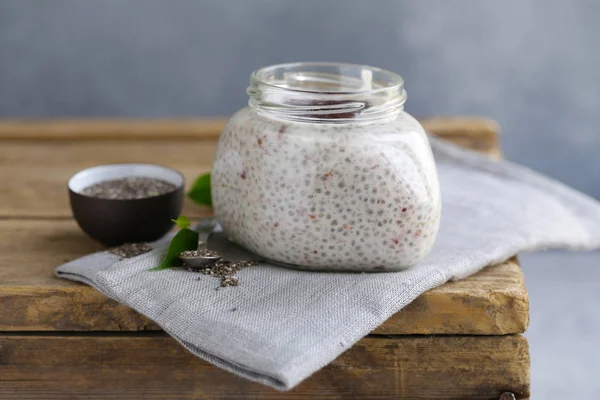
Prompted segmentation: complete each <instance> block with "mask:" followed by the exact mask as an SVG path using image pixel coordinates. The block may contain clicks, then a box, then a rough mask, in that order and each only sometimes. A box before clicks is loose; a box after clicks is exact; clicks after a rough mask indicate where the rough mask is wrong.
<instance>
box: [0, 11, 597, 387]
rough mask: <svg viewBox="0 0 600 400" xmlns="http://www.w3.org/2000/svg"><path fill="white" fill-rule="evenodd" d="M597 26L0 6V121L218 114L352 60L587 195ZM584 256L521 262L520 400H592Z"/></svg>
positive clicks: (593, 281) (414, 105) (435, 14)
mask: <svg viewBox="0 0 600 400" xmlns="http://www.w3.org/2000/svg"><path fill="white" fill-rule="evenodd" d="M598 19H600V2H598V1H595V0H589V1H586V0H578V1H576V0H571V1H566V0H565V1H552V0H502V1H476V0H471V1H468V0H453V1H449V0H419V1H417V0H412V1H383V0H382V1H378V0H371V1H367V0H363V1H359V0H356V1H353V0H303V1H283V0H221V1H217V0H214V1H202V0H197V1H184V0H168V1H167V0H164V1H156V0H128V1H127V0H123V1H115V0H112V1H111V0H53V1H49V0H46V1H44V0H39V1H33V0H0V117H73V116H78V117H85V116H109V117H110V116H137V117H164V116H215V115H228V114H231V113H232V112H234V111H235V110H236V109H238V108H240V107H242V106H243V105H244V104H245V102H246V95H245V88H246V86H247V84H248V78H249V74H250V72H251V71H252V70H254V69H256V68H258V67H260V66H262V65H266V64H273V63H278V62H285V61H298V60H313V61H314V60H332V61H344V62H354V63H365V64H371V65H376V66H380V67H384V68H387V69H391V70H393V71H397V72H399V73H400V74H401V75H403V76H404V78H405V80H406V82H407V88H408V92H409V98H408V103H407V109H408V111H409V112H411V113H412V114H414V115H417V116H425V115H438V114H455V115H486V116H490V117H492V118H495V119H496V120H498V121H499V122H500V123H501V125H502V128H503V146H504V150H505V152H506V155H507V157H508V158H510V159H513V160H516V161H519V162H521V163H523V164H526V165H529V166H532V167H533V168H535V169H538V170H540V171H543V172H545V173H547V174H549V175H552V176H554V177H556V178H558V179H561V180H563V181H565V182H567V183H569V184H570V185H572V186H575V187H576V188H579V189H581V190H583V191H585V192H587V193H589V194H591V195H593V196H596V197H599V198H600V179H599V178H600V157H599V156H598V154H599V153H600V112H599V110H600V49H599V48H600V24H599V23H598V22H597V21H598ZM598 255H599V253H588V254H576V255H569V254H564V253H546V254H540V255H531V256H526V257H524V258H523V263H524V266H525V271H526V278H527V282H528V287H529V290H530V295H531V304H532V322H531V328H530V329H529V332H528V336H529V338H530V343H531V351H532V367H533V371H532V381H533V389H534V397H533V398H534V399H538V398H539V399H542V398H559V397H560V398H581V399H597V398H600V382H599V381H598V379H596V378H595V376H596V375H597V372H598V371H599V368H598V359H599V357H600V350H595V349H597V348H598V347H597V346H596V344H597V340H598V337H599V333H600V321H599V319H598V312H597V310H598V308H600V295H599V294H598V293H600V291H599V290H597V288H598V283H599V282H600V272H599V271H598V260H599V257H598ZM557 310H558V311H557ZM561 310H562V311H561ZM555 312H561V313H562V315H569V318H567V319H564V320H560V321H556V318H555V317H554V315H555Z"/></svg>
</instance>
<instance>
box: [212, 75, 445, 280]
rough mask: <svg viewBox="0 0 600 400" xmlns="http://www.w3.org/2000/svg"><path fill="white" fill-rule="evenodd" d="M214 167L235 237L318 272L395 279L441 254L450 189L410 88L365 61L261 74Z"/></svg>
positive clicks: (222, 218)
mask: <svg viewBox="0 0 600 400" xmlns="http://www.w3.org/2000/svg"><path fill="white" fill-rule="evenodd" d="M248 95H249V96H250V100H249V106H248V107H245V108H243V109H242V110H240V111H238V112H237V113H236V114H235V115H234V116H233V117H232V118H231V119H230V120H229V122H228V123H227V125H226V127H225V129H224V131H223V133H222V134H221V137H220V140H219V144H218V147H217V153H216V159H215V162H214V166H213V170H212V198H213V207H214V211H215V215H216V217H217V219H218V220H219V222H220V223H221V225H222V226H223V228H224V230H225V232H226V233H227V235H228V236H229V238H230V239H231V240H232V241H234V242H236V243H238V244H240V245H242V246H244V247H246V248H247V249H249V250H251V251H253V252H255V253H257V254H259V255H261V256H263V257H266V258H267V259H269V260H271V261H274V262H276V263H282V264H285V265H288V266H292V267H296V268H302V269H311V270H346V271H397V270H402V269H405V268H407V267H409V266H411V265H414V264H415V263H416V262H418V261H419V260H421V259H422V258H423V257H424V256H425V255H426V254H427V253H428V252H429V251H430V250H431V248H432V246H433V243H434V241H435V237H436V235H437V231H438V227H439V221H440V207H441V203H440V188H439V182H438V177H437V172H436V167H435V163H434V160H433V155H432V152H431V148H430V146H429V141H428V139H427V136H426V135H425V132H424V130H423V127H422V126H421V125H420V124H419V123H418V122H417V120H415V119H414V118H413V117H412V116H410V115H409V114H408V113H406V112H405V111H404V102H405V100H406V92H405V90H404V81H403V80H402V78H401V77H400V76H398V75H396V74H395V73H392V72H389V71H385V70H382V69H379V68H373V67H367V66H362V65H352V64H338V63H292V64H282V65H275V66H270V67H266V68H262V69H260V70H258V71H256V72H254V73H253V74H252V76H251V85H250V87H249V88H248Z"/></svg>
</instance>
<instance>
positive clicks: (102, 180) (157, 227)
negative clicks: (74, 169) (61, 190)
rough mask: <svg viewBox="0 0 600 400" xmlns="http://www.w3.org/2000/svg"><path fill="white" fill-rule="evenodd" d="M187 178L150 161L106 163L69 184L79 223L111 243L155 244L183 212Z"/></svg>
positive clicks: (72, 178) (75, 178) (75, 176)
mask: <svg viewBox="0 0 600 400" xmlns="http://www.w3.org/2000/svg"><path fill="white" fill-rule="evenodd" d="M184 186H185V181H184V178H183V175H181V174H180V173H179V172H177V171H175V170H173V169H171V168H168V167H163V166H160V165H154V164H110V165H100V166H96V167H92V168H88V169H85V170H83V171H80V172H78V173H77V174H75V175H73V177H71V179H70V180H69V183H68V189H69V199H70V202H71V209H72V211H73V215H74V217H75V219H76V220H77V223H78V224H79V226H80V227H81V228H82V230H83V231H84V232H86V233H87V234H88V235H89V236H91V237H92V238H94V239H96V240H98V241H100V242H102V243H103V244H104V245H106V246H109V247H114V246H120V245H122V244H124V243H140V242H153V241H155V240H157V239H160V238H161V237H162V236H164V235H165V234H166V233H167V232H168V231H169V230H170V229H171V228H172V227H173V222H172V221H171V220H172V219H175V218H177V217H178V216H179V215H180V214H181V210H182V208H183V198H184Z"/></svg>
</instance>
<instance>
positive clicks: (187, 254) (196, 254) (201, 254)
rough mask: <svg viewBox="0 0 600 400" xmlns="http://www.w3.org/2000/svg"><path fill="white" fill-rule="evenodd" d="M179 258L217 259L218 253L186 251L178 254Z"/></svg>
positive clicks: (202, 250)
mask: <svg viewBox="0 0 600 400" xmlns="http://www.w3.org/2000/svg"><path fill="white" fill-rule="evenodd" d="M179 256H180V257H218V256H219V253H217V252H216V251H213V250H207V249H199V250H186V251H182V252H181V253H179Z"/></svg>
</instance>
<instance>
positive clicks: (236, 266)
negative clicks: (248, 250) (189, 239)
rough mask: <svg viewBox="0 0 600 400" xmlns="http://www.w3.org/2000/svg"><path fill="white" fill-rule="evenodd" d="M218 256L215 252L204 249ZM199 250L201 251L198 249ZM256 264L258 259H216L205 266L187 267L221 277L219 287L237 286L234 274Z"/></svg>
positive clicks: (192, 270)
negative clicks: (211, 263) (232, 260)
mask: <svg viewBox="0 0 600 400" xmlns="http://www.w3.org/2000/svg"><path fill="white" fill-rule="evenodd" d="M206 251H207V252H211V253H214V254H215V255H217V256H218V254H217V252H214V251H211V250H206ZM199 252H203V251H202V250H200V251H199ZM256 265H258V261H236V262H231V261H218V262H216V263H215V264H214V265H211V266H210V267H205V268H192V267H190V266H188V267H187V270H188V271H190V272H200V273H201V274H204V275H210V276H214V277H215V278H220V279H221V287H228V286H239V284H240V281H239V279H238V278H237V277H236V276H235V274H236V273H237V272H238V271H239V270H240V269H242V268H245V267H252V266H256Z"/></svg>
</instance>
